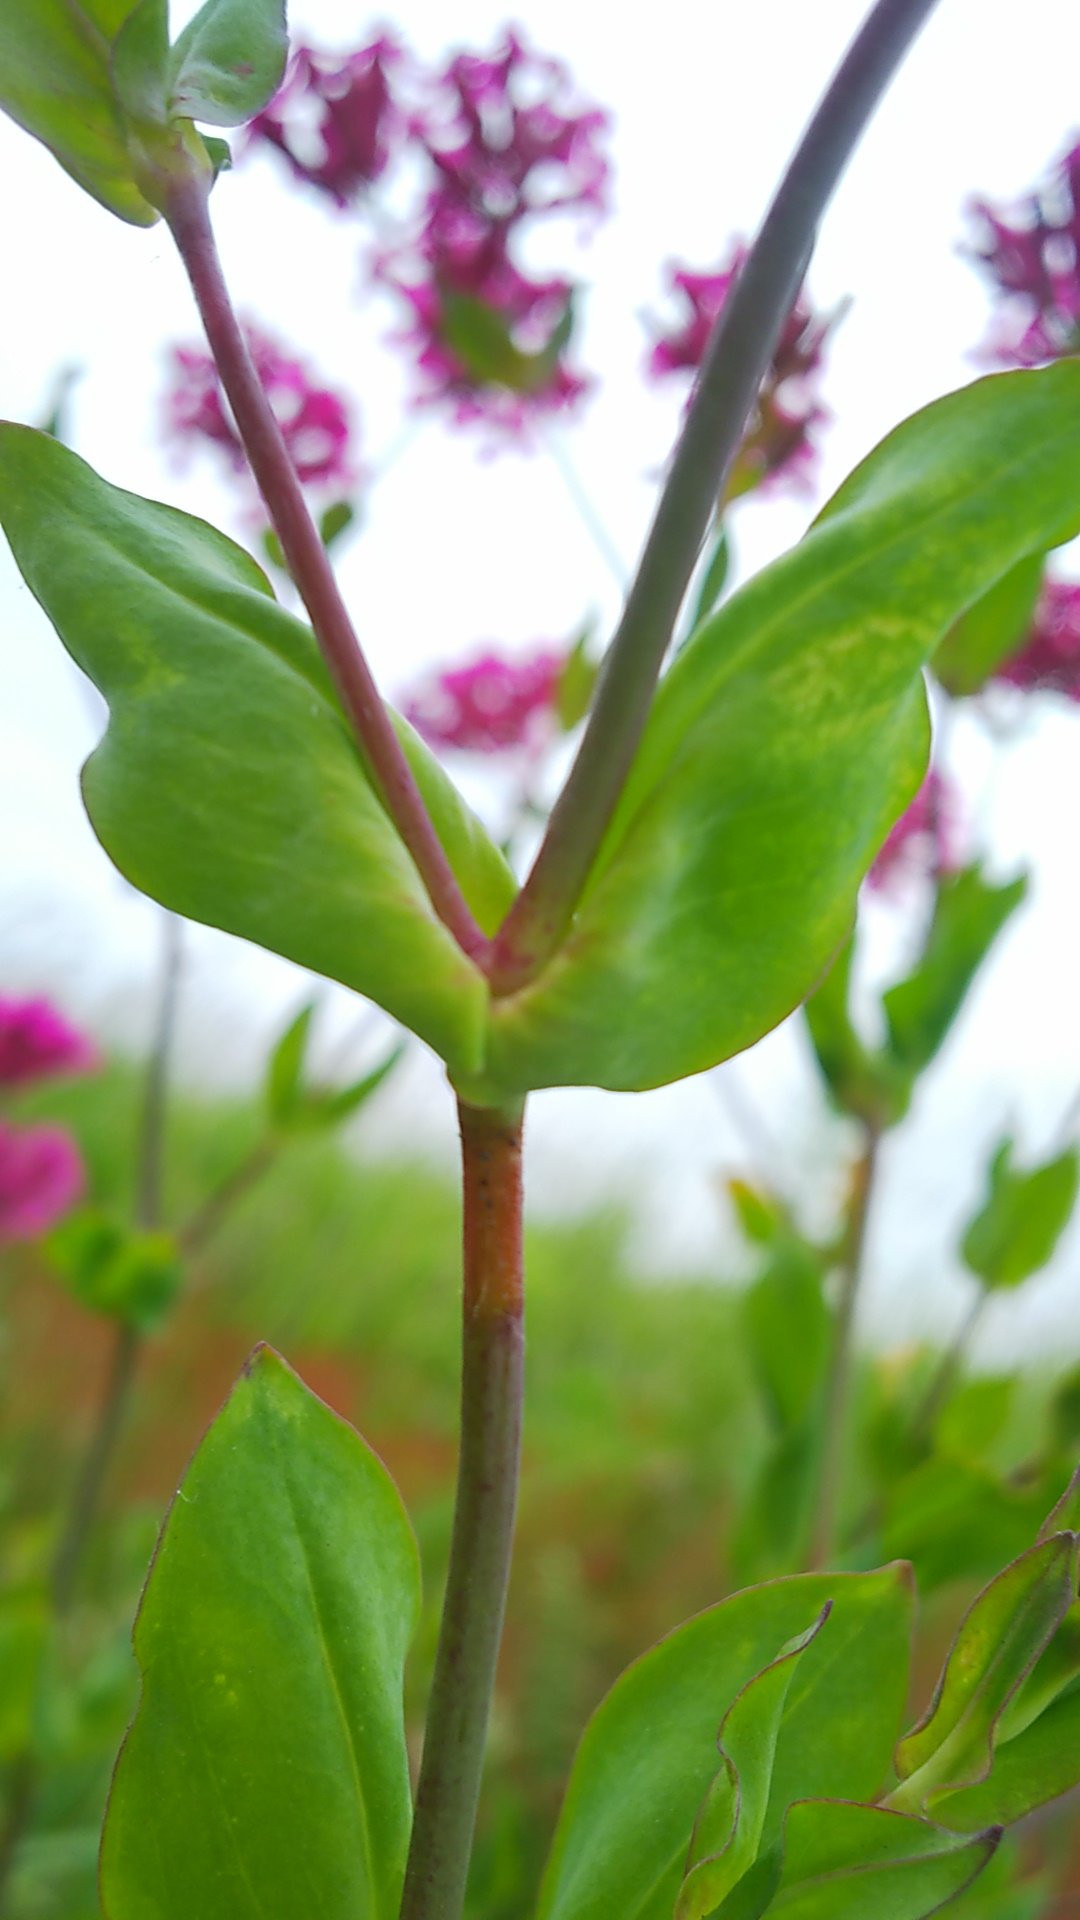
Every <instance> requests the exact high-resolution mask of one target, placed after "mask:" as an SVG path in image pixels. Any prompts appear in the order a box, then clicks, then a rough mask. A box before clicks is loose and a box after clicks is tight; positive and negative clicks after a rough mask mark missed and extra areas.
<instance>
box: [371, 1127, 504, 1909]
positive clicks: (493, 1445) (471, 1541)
mask: <svg viewBox="0 0 1080 1920" xmlns="http://www.w3.org/2000/svg"><path fill="white" fill-rule="evenodd" d="M458 1112H459V1118H460V1124H461V1151H462V1175H463V1199H464V1206H463V1244H464V1287H463V1303H462V1306H463V1364H462V1387H461V1446H460V1454H459V1459H458V1485H457V1496H456V1502H455V1507H454V1534H453V1540H452V1543H451V1549H450V1572H449V1576H448V1579H447V1587H446V1598H445V1601H444V1604H443V1615H442V1626H441V1629H440V1633H439V1649H438V1654H437V1656H436V1661H435V1677H434V1680H433V1683H432V1690H431V1701H430V1705H429V1708H428V1718H427V1727H426V1730H425V1735H424V1755H423V1761H422V1764H421V1768H420V1780H419V1783H418V1786H417V1793H416V1814H415V1818H414V1821H413V1830H412V1841H411V1845H410V1848H409V1862H408V1868H407V1871H406V1876H405V1892H404V1895H403V1898H402V1903H401V1914H400V1920H459V1916H460V1914H461V1911H462V1908H463V1905H464V1899H465V1882H466V1878H467V1875H468V1869H469V1855H470V1853H471V1850H472V1838H473V1828H474V1825H475V1821H476V1805H477V1800H478V1797H479V1793H480V1777H481V1772H482V1769H483V1760H484V1742H485V1738H486V1735H487V1724H488V1715H489V1712H490V1708H491V1696H492V1690H493V1687H494V1681H495V1666H496V1661H497V1659H498V1652H499V1641H500V1639H501V1637H502V1623H503V1613H504V1611H505V1606H506V1589H507V1583H508V1581H509V1576H510V1554H511V1547H512V1543H513V1532H514V1511H515V1506H516V1502H517V1480H518V1462H519V1457H520V1448H521V1407H522V1391H523V1377H524V1376H523V1361H524V1317H523V1316H524V1285H523V1271H522V1226H521V1221H522V1189H521V1133H522V1120H521V1114H520V1112H518V1113H503V1112H498V1111H495V1112H488V1111H484V1110H480V1109H477V1108H473V1107H466V1106H464V1105H460V1106H459V1109H458Z"/></svg>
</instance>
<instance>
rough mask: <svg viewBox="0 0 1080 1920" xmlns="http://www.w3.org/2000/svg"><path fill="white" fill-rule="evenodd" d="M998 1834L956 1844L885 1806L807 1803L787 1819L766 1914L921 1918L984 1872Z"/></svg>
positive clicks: (806, 1919)
mask: <svg viewBox="0 0 1080 1920" xmlns="http://www.w3.org/2000/svg"><path fill="white" fill-rule="evenodd" d="M998 1837H999V1836H998V1835H997V1833H993V1832H991V1833H982V1834H979V1835H978V1836H977V1838H976V1839H975V1840H973V1841H971V1840H968V1841H960V1842H958V1841H957V1837H956V1835H955V1834H954V1833H951V1832H948V1831H947V1830H946V1829H945V1828H944V1827H938V1826H932V1825H931V1824H930V1822H929V1821H927V1820H913V1819H910V1818H908V1817H907V1816H906V1815H903V1814H898V1813H892V1812H890V1811H888V1810H886V1809H885V1808H883V1807H863V1806H844V1805H843V1804H837V1803H835V1802H831V1803H830V1802H828V1801H825V1802H816V1801H804V1802H803V1803H802V1804H801V1805H799V1806H794V1807H792V1809H791V1812H790V1813H789V1815H788V1818H787V1825H786V1827H785V1831H784V1863H783V1871H782V1876H781V1881H780V1890H779V1892H778V1894H777V1896H776V1898H775V1900H774V1901H773V1902H772V1905H771V1906H770V1907H769V1909H768V1911H769V1914H770V1916H772V1915H773V1914H775V1915H776V1916H777V1920H780V1916H781V1915H783V1917H784V1920H867V1916H869V1915H871V1914H872V1915H873V1920H923V1916H925V1915H927V1914H932V1913H936V1912H937V1910H938V1908H939V1907H943V1906H944V1905H945V1904H946V1902H947V1901H949V1900H952V1899H955V1897H956V1895H957V1894H958V1893H961V1892H962V1891H963V1889H964V1888H965V1887H966V1886H969V1885H970V1883H971V1882H972V1880H974V1878H975V1876H976V1875H977V1874H978V1873H981V1871H982V1869H983V1867H984V1866H986V1864H987V1862H988V1861H989V1860H990V1859H991V1857H992V1855H993V1852H994V1848H995V1847H996V1846H997V1842H998ZM721 1912H723V1909H721ZM725 1920H727V1917H726V1916H725Z"/></svg>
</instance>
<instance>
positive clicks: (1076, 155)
mask: <svg viewBox="0 0 1080 1920" xmlns="http://www.w3.org/2000/svg"><path fill="white" fill-rule="evenodd" d="M970 212H971V215H972V217H973V218H974V219H975V221H976V222H977V224H978V227H979V229H980V237H979V239H978V241H977V242H976V244H975V245H974V246H973V247H972V248H971V249H970V252H971V255H972V257H973V258H974V259H975V260H977V261H978V262H979V263H980V265H981V266H983V267H984V268H985V270H986V272H987V273H988V274H989V276H990V278H991V280H992V281H993V282H994V285H995V286H996V288H997V291H998V293H999V295H1000V297H1001V301H1002V306H1001V310H1000V312H999V315H998V318H997V321H996V323H995V326H994V329H993V332H992V334H991V337H990V340H989V341H988V343H987V348H986V352H987V354H988V357H989V358H990V359H992V360H995V361H997V362H998V363H999V364H1001V365H1004V366H1018V367H1034V366H1038V365H1040V364H1041V363H1042V362H1043V361H1045V360H1058V359H1060V358H1062V357H1063V356H1064V355H1066V354H1072V353H1080V144H1078V145H1076V146H1074V147H1072V148H1071V149H1070V151H1069V152H1068V153H1066V154H1065V156H1064V158H1063V159H1062V160H1061V161H1059V162H1058V164H1057V166H1056V167H1055V169H1054V171H1053V173H1052V174H1051V176H1050V178H1049V180H1048V181H1047V182H1046V183H1045V184H1044V185H1043V186H1041V187H1039V188H1038V189H1037V190H1036V191H1035V192H1034V193H1030V194H1028V195H1027V196H1026V198H1025V199H1023V200H1022V201H1020V203H1019V205H1017V206H1015V207H1009V208H1005V209H1001V208H998V209H995V208H994V207H992V206H991V205H990V204H989V202H988V201H986V200H975V201H973V202H972V204H971V207H970Z"/></svg>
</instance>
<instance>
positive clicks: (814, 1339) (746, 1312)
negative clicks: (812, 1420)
mask: <svg viewBox="0 0 1080 1920" xmlns="http://www.w3.org/2000/svg"><path fill="white" fill-rule="evenodd" d="M823 1282H824V1275H823V1271H822V1260H821V1255H820V1254H819V1253H818V1251H817V1249H816V1248H814V1247H812V1246H810V1245H808V1243H807V1242H806V1241H805V1240H802V1239H800V1238H799V1237H798V1236H797V1235H796V1234H795V1233H794V1232H793V1231H789V1232H787V1233H786V1234H782V1235H778V1236H777V1239H776V1242H775V1245H774V1248H773V1252H772V1255H771V1258H770V1259H769V1260H768V1261H767V1263H766V1265H765V1267H764V1269H763V1270H762V1272H761V1273H760V1274H759V1275H758V1276H757V1279H756V1280H753V1281H752V1282H751V1284H750V1285H749V1286H748V1287H747V1289H746V1293H745V1294H744V1296H743V1301H742V1309H743V1311H742V1319H743V1325H744V1327H745V1330H746V1336H747V1345H748V1347H749V1350H750V1359H751V1362H752V1364H753V1367H754V1371H755V1373H756V1375H757V1378H758V1382H759V1384H760V1386H761V1390H762V1393H763V1395H764V1398H765V1403H766V1406H767V1408H768V1411H769V1415H770V1417H771V1419H772V1421H773V1423H774V1425H775V1426H776V1427H778V1428H780V1429H781V1430H782V1431H783V1430H786V1429H790V1428H792V1427H796V1426H798V1425H800V1423H801V1422H802V1421H803V1420H805V1418H806V1416H807V1414H808V1413H809V1412H810V1409H811V1406H812V1404H813V1401H814V1399H815V1396H816V1394H817V1390H818V1387H819V1386H820V1384H821V1379H822V1375H823V1373H824V1370H825V1364H826V1361H827V1359H828V1353H829V1329H830V1325H831V1318H830V1314H829V1309H828V1307H827V1306H826V1304H825V1294H824V1287H823Z"/></svg>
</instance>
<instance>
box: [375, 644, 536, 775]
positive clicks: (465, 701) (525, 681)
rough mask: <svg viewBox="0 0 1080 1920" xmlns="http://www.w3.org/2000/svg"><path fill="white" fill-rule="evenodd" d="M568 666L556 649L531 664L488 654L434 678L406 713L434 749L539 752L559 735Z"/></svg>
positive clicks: (408, 698)
mask: <svg viewBox="0 0 1080 1920" xmlns="http://www.w3.org/2000/svg"><path fill="white" fill-rule="evenodd" d="M565 665H566V656H565V654H563V653H557V652H555V651H554V650H553V649H550V648H541V649H540V650H539V651H538V652H536V653H534V654H533V655H532V656H531V657H530V658H529V659H527V660H508V659H506V658H505V657H504V656H502V655H500V654H497V653H484V654H481V655H479V656H478V658H477V659H475V660H473V661H471V662H470V664H469V665H468V666H465V667H450V668H447V669H445V670H443V671H442V672H438V673H435V674H433V675H432V676H431V677H430V679H429V680H427V681H426V682H425V683H424V684H423V685H422V686H420V687H418V688H417V689H416V690H415V691H414V692H412V693H411V694H408V695H407V696H406V698H405V700H404V702H403V706H402V711H403V712H404V714H405V718H406V719H407V720H408V721H410V722H411V724H412V725H413V726H414V727H415V728H416V730H417V732H418V733H419V734H421V735H422V736H423V738H424V739H425V740H426V741H427V742H428V743H429V745H430V746H433V747H456V748H458V750H459V751H461V752H463V753H504V752H506V751H507V750H509V749H511V748H515V747H526V748H532V749H535V748H536V747H537V746H541V745H543V743H544V741H545V740H546V739H547V738H548V737H549V736H550V734H551V733H552V732H553V731H554V730H555V726H556V710H555V702H556V697H557V695H558V690H559V682H560V680H561V678H562V673H563V669H564V667H565Z"/></svg>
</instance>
